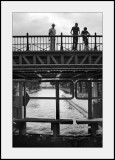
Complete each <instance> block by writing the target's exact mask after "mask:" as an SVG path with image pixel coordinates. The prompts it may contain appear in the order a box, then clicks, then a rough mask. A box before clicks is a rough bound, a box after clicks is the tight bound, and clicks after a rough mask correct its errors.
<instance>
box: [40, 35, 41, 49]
mask: <svg viewBox="0 0 115 160" xmlns="http://www.w3.org/2000/svg"><path fill="white" fill-rule="evenodd" d="M40 50H41V37H40Z"/></svg>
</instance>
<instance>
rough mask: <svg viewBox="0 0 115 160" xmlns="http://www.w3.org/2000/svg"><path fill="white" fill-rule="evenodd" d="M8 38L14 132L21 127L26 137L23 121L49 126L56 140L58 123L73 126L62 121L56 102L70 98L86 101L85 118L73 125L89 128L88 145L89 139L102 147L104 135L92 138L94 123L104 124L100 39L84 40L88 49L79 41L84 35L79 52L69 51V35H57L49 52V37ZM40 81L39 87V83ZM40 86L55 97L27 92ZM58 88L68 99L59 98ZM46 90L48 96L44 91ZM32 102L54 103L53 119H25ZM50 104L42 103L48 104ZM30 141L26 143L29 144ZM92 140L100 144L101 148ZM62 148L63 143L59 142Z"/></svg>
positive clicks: (101, 48) (89, 37) (70, 40)
mask: <svg viewBox="0 0 115 160" xmlns="http://www.w3.org/2000/svg"><path fill="white" fill-rule="evenodd" d="M12 38H13V39H12V51H13V57H12V58H13V124H14V128H18V129H19V135H23V134H25V133H26V122H34V123H35V122H36V123H50V124H51V130H52V131H53V137H55V140H56V139H58V138H59V136H60V125H61V124H73V120H72V119H61V118H60V101H61V100H67V101H70V100H72V99H73V98H74V100H76V99H81V100H88V111H87V112H85V114H87V115H86V117H87V118H85V119H76V122H75V123H77V124H78V125H79V124H87V125H88V134H89V135H91V136H93V137H91V139H89V137H88V138H87V144H89V146H90V140H91V143H92V146H96V145H97V146H102V144H100V142H101V141H102V136H101V137H97V136H96V131H97V129H98V125H100V124H101V126H102V68H103V64H102V53H103V37H102V35H97V34H96V33H95V34H94V35H90V36H88V42H89V44H88V48H87V49H86V48H85V45H84V43H83V37H82V36H80V35H79V36H78V45H77V50H72V46H73V36H70V35H63V34H62V33H61V35H56V36H55V48H54V49H53V50H51V49H50V39H51V38H52V36H46V35H29V34H28V33H27V34H26V35H14V36H13V37H12ZM41 83H42V85H39V84H41ZM44 83H47V86H52V88H54V89H55V97H51V95H50V93H48V96H47V97H45V95H44V94H45V93H44V94H43V95H44V96H42V97H38V96H34V97H33V96H32V95H31V96H30V95H29V94H28V92H29V90H30V91H32V89H33V91H34V90H35V89H36V90H37V91H40V90H41V88H40V86H44ZM31 84H32V85H31ZM52 90H53V89H52ZM60 90H61V91H65V92H68V93H69V94H68V95H69V97H66V96H63V95H61V96H60ZM45 91H46V92H47V90H45ZM39 93H40V92H39ZM38 95H39V94H38ZM35 99H42V100H45V99H50V100H51V99H53V100H55V102H56V103H55V105H56V114H55V115H56V116H55V118H53V119H51V118H50V117H49V119H48V118H47V119H46V118H39V117H37V118H33V117H27V114H26V111H27V110H26V107H27V104H28V102H29V100H35ZM70 102H71V101H70ZM71 104H72V105H73V107H74V108H75V107H76V106H75V104H73V103H72V102H71ZM48 105H49V104H47V102H46V106H48ZM54 107H55V106H54ZM76 109H77V110H78V111H79V112H82V111H83V109H80V107H79V106H78V105H77V108H76ZM76 118H77V117H76ZM15 136H16V137H15ZM57 137H58V138H57ZM23 138H24V137H23ZM23 138H22V139H23ZM92 138H93V139H92ZM18 139H19V141H18ZM27 139H28V138H27ZM48 139H49V138H48ZM27 141H28V140H27ZM27 141H26V142H27ZM32 141H33V140H32ZM32 141H31V142H32ZM53 141H54V139H53ZM76 141H77V142H76ZM20 142H21V141H20V136H19V137H18V138H17V135H16V134H14V137H13V144H14V147H15V146H20V145H21V146H24V144H23V142H22V143H21V144H20ZM31 142H30V143H29V144H28V145H30V146H31ZM36 142H37V140H36ZM47 142H48V143H49V144H48V145H49V146H51V142H49V140H48V141H46V143H45V146H47ZM74 142H76V144H77V145H76V144H74V146H78V147H79V146H85V145H86V146H87V144H82V141H80V142H79V141H78V139H76V140H75V141H74ZM78 142H79V143H78ZM95 142H99V145H98V143H95ZM56 143H57V141H56ZM40 144H41V145H40ZM34 145H35V143H34V144H33V146H34ZM36 145H37V146H42V145H43V143H40V142H38V143H37V144H36ZM58 145H59V144H58V143H57V144H55V146H58ZM60 145H62V144H61V143H60ZM65 145H66V144H65ZM68 146H69V145H68Z"/></svg>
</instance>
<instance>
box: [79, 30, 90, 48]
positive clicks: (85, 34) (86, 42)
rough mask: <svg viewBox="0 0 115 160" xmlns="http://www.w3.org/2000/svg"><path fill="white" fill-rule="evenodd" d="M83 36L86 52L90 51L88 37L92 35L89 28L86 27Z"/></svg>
mask: <svg viewBox="0 0 115 160" xmlns="http://www.w3.org/2000/svg"><path fill="white" fill-rule="evenodd" d="M81 35H82V36H83V42H84V44H85V48H84V49H85V50H88V37H87V36H88V35H90V33H89V32H88V31H87V27H84V30H83V31H82V32H81Z"/></svg>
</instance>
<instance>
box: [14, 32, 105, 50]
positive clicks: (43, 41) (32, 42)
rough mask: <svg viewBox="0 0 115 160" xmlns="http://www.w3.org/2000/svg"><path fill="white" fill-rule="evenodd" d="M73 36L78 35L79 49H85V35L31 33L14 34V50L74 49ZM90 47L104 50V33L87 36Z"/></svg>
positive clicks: (89, 48)
mask: <svg viewBox="0 0 115 160" xmlns="http://www.w3.org/2000/svg"><path fill="white" fill-rule="evenodd" d="M73 37H78V44H77V51H84V50H86V49H85V44H84V42H83V36H81V35H78V36H73V35H63V34H62V33H61V35H56V36H55V37H54V36H47V35H29V34H28V33H27V34H26V35H25V36H21V35H20V36H19V35H18V36H13V40H12V50H13V51H72V47H73ZM87 38H88V48H87V50H90V51H94V50H96V51H102V49H103V37H102V35H97V34H96V33H95V34H94V35H90V36H87ZM52 39H53V40H54V43H55V46H54V48H53V49H51V43H52Z"/></svg>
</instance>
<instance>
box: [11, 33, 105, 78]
mask: <svg viewBox="0 0 115 160" xmlns="http://www.w3.org/2000/svg"><path fill="white" fill-rule="evenodd" d="M50 38H51V36H46V35H44V36H43V35H39V36H35V35H29V34H28V33H27V34H26V35H25V36H24V35H23V36H13V44H12V50H13V77H14V78H26V79H33V78H40V77H43V78H49V77H51V78H55V77H60V78H74V77H75V78H76V79H79V78H99V77H101V76H102V49H103V43H102V36H101V35H96V33H95V34H94V35H91V36H88V40H89V47H88V49H87V50H86V49H85V46H84V43H83V41H82V38H83V37H82V36H78V47H77V50H72V45H73V41H72V40H73V36H70V35H63V34H62V33H61V35H57V36H55V50H53V51H52V50H50Z"/></svg>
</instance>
